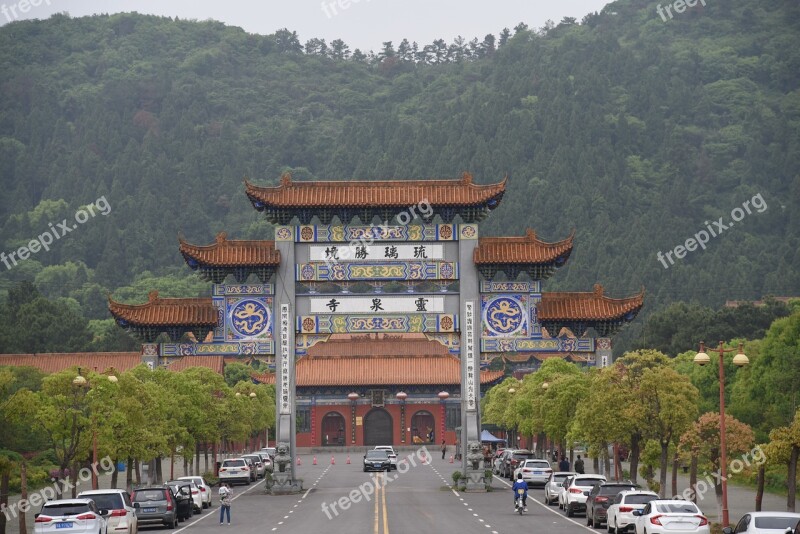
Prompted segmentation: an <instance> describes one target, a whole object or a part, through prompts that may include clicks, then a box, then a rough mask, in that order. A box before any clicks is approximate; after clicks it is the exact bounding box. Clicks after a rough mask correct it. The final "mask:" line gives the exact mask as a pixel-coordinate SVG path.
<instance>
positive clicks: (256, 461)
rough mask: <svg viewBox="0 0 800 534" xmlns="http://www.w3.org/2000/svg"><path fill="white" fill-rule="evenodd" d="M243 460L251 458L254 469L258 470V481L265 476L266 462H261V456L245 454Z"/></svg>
mask: <svg viewBox="0 0 800 534" xmlns="http://www.w3.org/2000/svg"><path fill="white" fill-rule="evenodd" d="M242 458H245V459H247V458H249V459H250V460H252V461H253V468H254V469H255V470H256V480H258V479H259V478H261V477H263V476H264V472H265V469H264V462H262V461H261V455H259V454H245V455H244V456H242Z"/></svg>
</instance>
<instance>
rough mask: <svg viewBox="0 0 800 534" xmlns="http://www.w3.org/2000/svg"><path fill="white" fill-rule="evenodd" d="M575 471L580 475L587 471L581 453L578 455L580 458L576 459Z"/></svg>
mask: <svg viewBox="0 0 800 534" xmlns="http://www.w3.org/2000/svg"><path fill="white" fill-rule="evenodd" d="M575 472H576V473H578V474H579V475H583V474H584V473H585V472H586V471H585V468H584V467H583V460H581V455H580V454H579V455H578V459H577V460H575Z"/></svg>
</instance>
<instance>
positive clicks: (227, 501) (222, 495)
mask: <svg viewBox="0 0 800 534" xmlns="http://www.w3.org/2000/svg"><path fill="white" fill-rule="evenodd" d="M232 495H233V491H232V490H231V488H230V487H229V486H228V484H227V483H226V482H223V483H222V484H220V486H219V524H220V525H221V524H222V520H223V518H224V517H225V516H226V515H227V516H228V525H230V524H231V496H232Z"/></svg>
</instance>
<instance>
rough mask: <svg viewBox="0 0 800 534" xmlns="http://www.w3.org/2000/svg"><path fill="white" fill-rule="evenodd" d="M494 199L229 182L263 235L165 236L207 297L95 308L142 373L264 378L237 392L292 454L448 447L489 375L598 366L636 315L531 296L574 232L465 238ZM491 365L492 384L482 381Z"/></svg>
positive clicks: (600, 292)
mask: <svg viewBox="0 0 800 534" xmlns="http://www.w3.org/2000/svg"><path fill="white" fill-rule="evenodd" d="M505 188H506V181H505V180H503V181H501V182H498V183H494V184H488V185H479V184H476V183H474V181H473V179H472V177H471V176H470V175H469V174H465V175H464V176H463V177H462V178H460V179H455V180H393V181H349V182H335V181H329V182H322V181H315V182H297V181H294V180H292V179H291V177H290V176H288V175H285V176H283V177H282V178H281V180H280V182H279V183H278V184H277V185H274V186H256V185H254V184H252V183H250V182H247V181H246V182H245V193H246V195H247V197H248V199H249V200H250V202H251V203H252V205H253V207H254V208H255V209H256V210H257V211H259V212H262V213H263V214H264V215H265V217H266V219H267V220H268V221H269V222H270V223H272V224H273V225H275V238H274V240H234V239H229V238H228V236H227V235H226V234H224V233H221V234H219V235H217V237H216V240H215V241H214V242H213V243H211V244H210V245H196V244H192V243H189V242H187V241H186V240H185V239H183V238H181V239H180V240H179V243H178V246H179V250H180V252H181V254H182V255H183V257H184V259H185V261H186V264H187V265H188V267H189V268H190V269H192V270H194V271H196V272H197V273H198V274H199V275H200V276H201V277H202V278H203V279H205V280H208V281H209V282H210V283H211V286H212V289H211V295H210V296H209V297H207V298H191V299H186V298H163V297H161V296H159V295H158V293H157V292H153V293H151V294H150V298H149V300H148V302H145V303H141V304H124V303H120V302H117V301H114V300H113V299H109V310H110V312H111V314H112V315H113V316H114V318H115V319H116V321H117V323H118V324H119V325H120V326H122V327H123V328H125V329H127V330H128V331H129V332H131V333H133V334H135V335H137V336H138V337H140V338H141V339H142V340H143V342H144V344H143V346H142V347H143V348H142V358H143V360H145V361H148V362H150V364H151V365H164V364H166V363H167V362H171V361H175V360H180V359H182V358H186V357H192V358H196V357H220V356H222V357H225V358H235V357H238V358H255V359H258V360H260V361H263V362H266V363H267V364H268V366H269V368H270V369H271V370H272V372H268V373H263V374H259V375H256V376H255V377H254V379H255V380H258V381H260V382H263V383H274V384H275V385H276V392H277V397H278V398H277V405H276V410H278V413H279V414H281V415H285V416H286V419H284V421H285V422H284V423H283V424H284V426H285V425H288V424H289V421H291V429H292V430H291V439H292V440H293V446H298V447H321V446H364V445H377V444H394V445H404V444H413V443H419V442H428V443H429V442H431V441H433V442H435V443H441V440H442V439H444V440H446V441H447V443H448V444H452V443H454V442H455V441H458V440H459V439H464V437H465V436H466V434H465V435H464V436H460V435H457V434H456V429H458V428H462V426H464V425H465V424H466V425H467V426H469V425H474V424H475V422H477V424H478V425H479V419H476V417H479V416H477V415H475V414H476V412H477V410H478V408H479V405H478V404H479V402H480V396H481V393H482V392H483V391H485V389H486V388H488V387H491V386H492V385H493V384H496V383H498V382H499V381H501V380H502V378H503V376H504V373H505V372H511V371H517V372H527V371H530V370H535V368H537V367H538V365H539V363H540V362H541V361H543V360H544V359H546V358H552V357H559V358H564V359H568V360H569V361H573V362H576V363H578V364H580V365H586V366H593V365H607V364H609V363H610V361H611V336H613V334H614V333H615V332H616V331H618V330H619V329H620V328H621V327H623V326H624V325H625V324H626V323H628V322H630V321H632V320H633V319H634V318H635V317H636V315H637V314H638V312H639V311H640V309H641V308H642V305H643V302H644V290H642V291H641V292H640V293H638V294H636V295H633V296H630V297H627V298H619V299H618V298H611V297H609V296H607V295H606V294H605V290H604V289H603V287H602V286H601V285H599V284H597V285H595V286H594V288H593V290H592V291H588V292H547V291H542V283H543V282H545V281H546V280H547V279H548V278H549V277H550V276H552V275H553V274H554V273H555V272H556V271H557V270H558V269H559V268H561V267H563V266H564V265H565V264H566V262H567V260H568V259H569V257H570V254H571V252H572V248H573V242H574V236H575V234H574V232H573V233H572V234H571V235H569V236H567V237H566V238H565V239H563V240H561V241H557V242H553V243H550V242H546V241H543V240H541V239H540V238H539V237H537V236H536V234H535V232H533V231H532V230H527V231H526V232H525V234H524V235H522V236H513V237H482V236H479V232H478V222H479V221H481V220H482V219H484V218H485V217H487V216H488V215H489V214H490V213H491V211H493V210H494V209H496V208H498V206H499V205H500V203H501V200H502V198H503V195H504V193H505ZM376 220H377V221H378V223H377V224H376ZM164 334H166V336H167V337H168V340H165V341H163V342H159V341H160V340H164V339H165V338H164V337H163V335H164ZM495 358H501V359H502V361H503V362H504V364H505V365H504V366H505V371H503V370H497V371H489V370H488V367H489V365H488V364H489V363H490V362H491V361H492V360H494V359H495ZM495 367H496V366H493V368H495ZM288 385H293V386H294V387H293V388H291V390H290V388H289V387H288ZM465 417H466V418H468V419H469V418H471V419H469V421H471V422H465V419H464V418H465ZM279 425H280V423H279ZM287 429H288V427H285V428H284V430H283V435H284V436H286V435H287V434H286V432H287V431H288V430H287ZM462 432H464V430H463V429H462ZM470 439H471V438H470Z"/></svg>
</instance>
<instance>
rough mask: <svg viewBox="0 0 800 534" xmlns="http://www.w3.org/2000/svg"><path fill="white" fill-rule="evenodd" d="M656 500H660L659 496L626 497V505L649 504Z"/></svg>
mask: <svg viewBox="0 0 800 534" xmlns="http://www.w3.org/2000/svg"><path fill="white" fill-rule="evenodd" d="M655 499H658V496H657V495H641V494H639V495H626V496H625V504H647V503H649V502H650V501H652V500H655Z"/></svg>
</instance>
